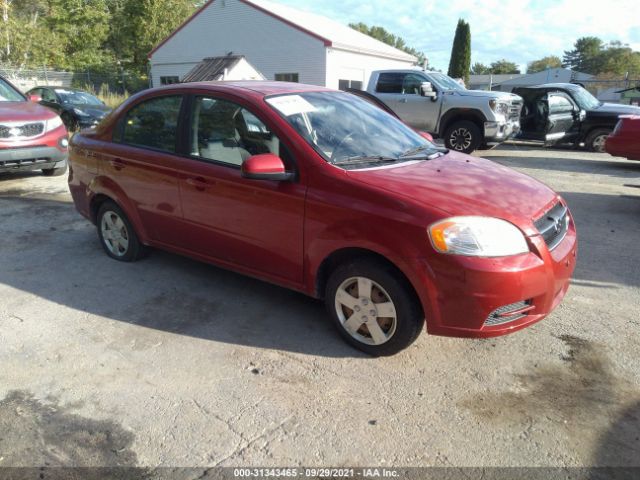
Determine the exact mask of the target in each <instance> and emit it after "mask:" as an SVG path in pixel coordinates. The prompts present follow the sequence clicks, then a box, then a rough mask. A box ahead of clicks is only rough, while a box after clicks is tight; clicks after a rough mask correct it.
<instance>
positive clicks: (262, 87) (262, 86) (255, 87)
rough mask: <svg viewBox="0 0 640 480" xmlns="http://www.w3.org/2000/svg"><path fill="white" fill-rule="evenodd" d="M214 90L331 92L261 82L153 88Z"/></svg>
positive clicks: (316, 88)
mask: <svg viewBox="0 0 640 480" xmlns="http://www.w3.org/2000/svg"><path fill="white" fill-rule="evenodd" d="M199 88H202V89H215V90H220V91H224V90H227V91H234V90H249V91H252V92H255V93H258V94H261V95H263V96H267V95H275V94H286V93H303V92H333V91H335V90H332V89H330V88H325V87H319V86H317V85H306V84H304V83H293V82H273V81H262V80H242V81H223V82H193V83H174V84H172V85H166V86H164V87H158V88H154V90H163V89H166V90H174V89H178V90H192V89H199Z"/></svg>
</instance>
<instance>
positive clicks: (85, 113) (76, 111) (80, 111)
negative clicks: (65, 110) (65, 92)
mask: <svg viewBox="0 0 640 480" xmlns="http://www.w3.org/2000/svg"><path fill="white" fill-rule="evenodd" d="M73 111H74V112H75V114H76V115H79V116H81V117H90V116H91V115H90V114H88V113H87V112H85V111H84V110H80V109H79V108H74V109H73Z"/></svg>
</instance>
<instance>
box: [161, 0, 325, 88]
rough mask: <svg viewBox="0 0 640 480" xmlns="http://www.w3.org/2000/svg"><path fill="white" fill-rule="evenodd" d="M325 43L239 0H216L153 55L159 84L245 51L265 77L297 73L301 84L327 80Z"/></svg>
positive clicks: (321, 83)
mask: <svg viewBox="0 0 640 480" xmlns="http://www.w3.org/2000/svg"><path fill="white" fill-rule="evenodd" d="M325 50H326V49H325V45H324V42H323V41H322V40H320V39H318V38H315V37H313V36H310V35H308V34H307V33H304V32H301V31H300V30H298V29H296V28H294V27H292V26H290V25H288V24H286V23H284V22H282V21H280V20H278V19H276V18H274V17H272V16H270V15H268V14H266V13H264V12H262V11H260V10H257V9H255V8H253V7H251V6H249V5H247V4H245V3H243V2H241V1H239V0H216V1H214V2H213V3H211V4H209V5H208V6H207V7H206V8H205V9H204V10H202V11H201V12H200V13H199V14H198V15H197V16H196V17H194V18H193V19H192V21H191V22H190V23H189V24H187V25H186V26H185V27H184V28H183V29H181V30H179V31H178V32H176V34H175V35H174V36H173V37H171V38H170V39H169V40H168V41H166V42H165V43H164V44H163V45H161V46H160V47H159V48H158V49H157V50H156V51H155V52H154V53H153V54H152V55H151V58H150V63H151V76H152V81H153V85H154V86H158V85H160V77H161V76H169V75H177V76H179V77H180V78H182V77H183V76H184V75H185V74H187V73H188V72H189V71H190V70H191V69H192V68H193V67H194V66H195V65H197V64H198V63H200V61H202V59H204V58H207V57H216V56H223V55H226V54H227V53H229V52H233V53H234V54H238V55H244V56H245V57H246V59H247V61H248V62H249V63H250V64H252V65H253V66H254V67H255V68H256V69H257V70H258V71H259V72H260V73H262V74H263V75H264V76H265V78H266V79H268V80H273V79H274V78H275V74H276V73H298V75H299V80H300V82H301V83H308V84H312V85H324V84H325V82H326V63H325V57H326V54H325Z"/></svg>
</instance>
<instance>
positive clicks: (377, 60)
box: [326, 47, 413, 89]
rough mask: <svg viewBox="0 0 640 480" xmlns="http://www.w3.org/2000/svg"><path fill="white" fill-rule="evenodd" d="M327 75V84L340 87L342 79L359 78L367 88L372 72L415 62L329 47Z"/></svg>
mask: <svg viewBox="0 0 640 480" xmlns="http://www.w3.org/2000/svg"><path fill="white" fill-rule="evenodd" d="M326 57H327V60H326V61H327V77H326V86H327V87H329V88H338V83H339V81H340V80H357V81H360V82H362V88H363V89H366V88H367V84H368V83H369V78H370V77H371V72H373V71H375V70H386V69H396V68H397V69H405V68H409V67H411V66H412V65H413V62H409V61H403V60H392V59H389V58H383V57H377V56H374V55H366V54H361V53H355V52H349V51H345V50H339V49H337V48H330V47H329V48H327V53H326Z"/></svg>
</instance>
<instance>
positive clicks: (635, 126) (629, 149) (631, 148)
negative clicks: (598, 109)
mask: <svg viewBox="0 0 640 480" xmlns="http://www.w3.org/2000/svg"><path fill="white" fill-rule="evenodd" d="M604 149H605V150H606V151H607V153H609V154H611V155H614V156H616V157H625V158H628V159H629V160H640V116H638V115H623V116H621V117H620V120H619V121H618V124H617V125H616V128H615V130H614V131H613V133H612V134H611V135H609V137H608V138H607V140H606V143H605V147H604Z"/></svg>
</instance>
